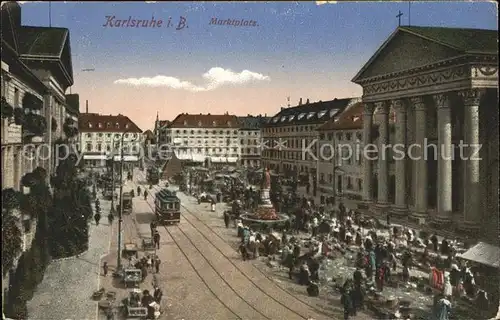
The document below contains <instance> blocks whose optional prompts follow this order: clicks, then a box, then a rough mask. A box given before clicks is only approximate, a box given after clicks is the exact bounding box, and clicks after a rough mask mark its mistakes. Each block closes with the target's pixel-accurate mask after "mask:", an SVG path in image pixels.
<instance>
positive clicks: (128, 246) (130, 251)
mask: <svg viewBox="0 0 500 320" xmlns="http://www.w3.org/2000/svg"><path fill="white" fill-rule="evenodd" d="M138 251H139V248H137V244H136V243H133V242H130V243H125V245H124V248H123V256H124V258H129V257H132V256H135V257H136V258H138V257H139V253H138Z"/></svg>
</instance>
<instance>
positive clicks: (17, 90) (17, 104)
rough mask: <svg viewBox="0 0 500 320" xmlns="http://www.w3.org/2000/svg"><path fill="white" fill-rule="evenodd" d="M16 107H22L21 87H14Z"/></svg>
mask: <svg viewBox="0 0 500 320" xmlns="http://www.w3.org/2000/svg"><path fill="white" fill-rule="evenodd" d="M14 107H15V108H17V107H20V105H19V89H18V88H14Z"/></svg>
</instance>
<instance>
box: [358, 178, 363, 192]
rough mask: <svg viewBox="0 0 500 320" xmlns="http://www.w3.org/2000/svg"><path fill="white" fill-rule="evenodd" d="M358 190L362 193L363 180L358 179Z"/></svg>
mask: <svg viewBox="0 0 500 320" xmlns="http://www.w3.org/2000/svg"><path fill="white" fill-rule="evenodd" d="M358 190H359V191H363V180H361V179H358Z"/></svg>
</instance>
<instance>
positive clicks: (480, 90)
mask: <svg viewBox="0 0 500 320" xmlns="http://www.w3.org/2000/svg"><path fill="white" fill-rule="evenodd" d="M435 29H439V30H438V31H439V32H435ZM443 30H444V31H443ZM447 30H451V31H447ZM456 30H457V29H447V28H431V27H429V28H426V27H400V28H398V29H397V30H396V32H394V33H393V35H391V37H390V38H389V39H388V40H387V41H386V42H385V43H384V44H383V45H382V47H381V48H380V49H379V50H378V51H377V52H376V53H375V55H374V56H373V57H372V58H371V59H370V60H369V61H368V63H367V64H366V65H365V66H364V67H363V68H362V69H361V71H360V72H359V73H358V74H357V75H356V77H355V78H354V79H353V82H355V83H357V84H359V85H361V86H362V87H363V102H364V103H365V105H366V107H365V113H364V122H363V124H364V127H363V138H364V139H365V140H364V144H365V146H366V145H368V144H370V143H373V135H374V133H373V132H374V129H375V128H374V125H373V124H374V123H376V124H378V144H377V147H378V159H377V160H375V161H364V162H363V165H364V166H365V168H364V170H363V172H364V174H363V181H364V184H365V185H364V187H365V189H364V193H365V194H364V198H365V199H364V200H365V201H366V203H367V204H368V205H369V208H370V209H371V210H372V211H373V212H374V213H376V214H380V213H381V212H382V213H386V212H392V213H394V214H395V215H398V216H399V217H408V219H409V220H411V221H414V222H418V223H421V224H423V223H431V224H434V225H437V226H439V227H441V228H447V229H454V230H461V231H467V232H471V233H477V231H478V229H479V228H480V225H481V221H484V217H485V216H488V215H489V214H488V213H486V212H483V211H484V210H485V208H486V207H487V206H489V204H484V205H483V202H485V201H487V200H486V198H485V196H484V194H488V193H489V191H486V192H485V191H484V189H485V187H484V184H485V183H488V181H490V180H489V178H488V176H487V175H488V172H489V171H491V170H486V169H482V167H483V166H485V165H486V164H487V163H489V162H491V161H492V159H498V155H496V154H495V155H491V154H488V159H487V161H484V160H485V159H482V160H480V156H481V155H483V154H484V152H481V153H478V151H479V149H480V147H479V146H480V145H481V143H482V142H483V141H482V140H484V139H482V137H483V136H484V134H481V131H482V130H487V129H486V127H487V126H485V125H483V124H482V123H481V119H482V116H481V115H483V117H485V118H486V119H487V118H488V116H485V115H486V114H489V113H495V112H496V113H497V112H498V110H497V109H498V103H497V102H496V100H495V102H492V101H494V100H493V99H492V98H491V96H492V95H494V96H495V97H496V89H497V82H498V69H497V67H496V65H497V54H496V53H493V52H491V53H489V52H487V50H488V48H487V46H486V47H484V46H483V47H480V48H477V50H482V51H476V49H475V50H474V53H473V52H472V50H471V52H468V49H467V48H459V47H456V46H455V45H454V44H453V43H447V42H445V41H443V39H445V40H446V36H444V35H443V34H446V33H448V36H449V34H456V33H457V31H456ZM458 30H462V29H458ZM475 31H477V32H478V37H480V38H481V37H483V38H487V40H494V42H495V45H496V39H495V38H494V35H493V33H491V32H490V31H489V30H475ZM468 32H469V33H470V30H468ZM459 33H460V32H459ZM484 33H485V34H484ZM437 35H439V37H441V38H439V37H438V36H437ZM432 36H435V37H434V38H433V37H432ZM495 36H496V35H495ZM416 37H419V38H420V39H419V40H418V41H417V40H415V38H416ZM443 37H444V38H443ZM490 38H491V39H490ZM468 40H469V41H471V40H470V39H468ZM412 43H413V44H415V43H418V44H419V46H418V47H407V48H404V47H401V46H402V45H403V44H404V45H408V44H410V45H411V44H412ZM462 44H463V43H462ZM407 55H410V56H411V58H412V59H409V58H408V57H407ZM433 60H434V61H433ZM479 61H480V62H479ZM485 97H489V98H487V99H486V100H485ZM485 101H487V102H485ZM373 110H376V111H375V112H374V111H373ZM374 119H376V120H374ZM391 121H392V122H393V123H391ZM483 122H484V121H483ZM491 126H492V124H490V127H491ZM391 133H393V134H391ZM375 135H376V133H375ZM384 145H390V146H391V147H394V145H398V146H403V147H404V151H405V159H401V155H400V154H399V153H398V154H395V153H394V152H390V151H389V154H388V153H387V151H386V149H385V148H383V147H382V146H384ZM489 149H490V148H489ZM490 153H491V152H490ZM497 153H498V152H497ZM393 155H396V156H397V158H393V159H390V158H391V157H393ZM392 172H394V179H392V178H391V176H390V174H391V173H392ZM374 176H376V179H377V180H376V182H377V185H376V188H377V191H378V193H377V197H376V198H377V199H373V197H371V194H372V193H371V192H370V190H372V189H373V188H374V185H373V182H372V181H373V177H374ZM391 180H394V182H392V183H394V186H392V185H391ZM491 187H493V186H491ZM486 189H488V190H489V188H486ZM392 199H394V200H392ZM488 201H490V202H491V201H493V200H488ZM490 214H497V213H490Z"/></svg>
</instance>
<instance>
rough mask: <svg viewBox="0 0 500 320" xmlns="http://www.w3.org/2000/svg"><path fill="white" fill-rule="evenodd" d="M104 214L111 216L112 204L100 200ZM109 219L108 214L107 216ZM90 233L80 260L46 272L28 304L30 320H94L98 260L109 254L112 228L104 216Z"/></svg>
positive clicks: (58, 264) (68, 260) (58, 263)
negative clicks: (94, 294) (86, 246)
mask: <svg viewBox="0 0 500 320" xmlns="http://www.w3.org/2000/svg"><path fill="white" fill-rule="evenodd" d="M101 208H102V212H103V213H104V212H109V209H110V202H109V201H104V200H101ZM106 215H107V214H106ZM103 216H104V217H103V218H102V219H101V223H100V224H99V225H98V226H96V225H95V222H94V220H93V219H92V222H91V225H90V229H89V250H88V251H87V252H84V253H83V254H81V255H80V256H78V257H71V258H66V259H62V260H55V261H52V262H51V263H50V265H49V266H48V267H47V270H46V271H45V275H44V278H43V281H42V283H40V285H38V288H37V289H36V291H35V294H34V296H33V299H31V300H30V301H28V314H29V318H30V319H51V320H65V319H95V318H96V306H97V303H96V302H95V301H93V300H92V293H93V292H94V291H96V290H97V289H98V286H99V279H98V274H99V268H100V265H99V260H100V258H101V256H102V255H103V254H106V253H107V252H108V251H109V246H110V235H111V228H110V226H109V225H108V221H107V219H106V217H105V215H104V214H103Z"/></svg>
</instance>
